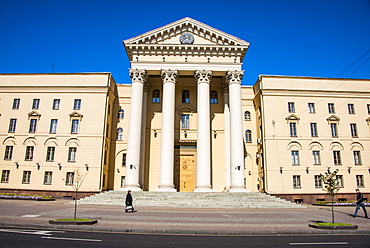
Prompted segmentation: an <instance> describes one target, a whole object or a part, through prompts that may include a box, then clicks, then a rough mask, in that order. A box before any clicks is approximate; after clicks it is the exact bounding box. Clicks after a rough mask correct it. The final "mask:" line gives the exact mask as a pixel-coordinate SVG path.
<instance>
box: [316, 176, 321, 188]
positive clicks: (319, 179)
mask: <svg viewBox="0 0 370 248" xmlns="http://www.w3.org/2000/svg"><path fill="white" fill-rule="evenodd" d="M315 188H322V179H321V177H320V176H319V175H315Z"/></svg>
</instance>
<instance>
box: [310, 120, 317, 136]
mask: <svg viewBox="0 0 370 248" xmlns="http://www.w3.org/2000/svg"><path fill="white" fill-rule="evenodd" d="M310 129H311V137H317V136H318V133H317V123H310Z"/></svg>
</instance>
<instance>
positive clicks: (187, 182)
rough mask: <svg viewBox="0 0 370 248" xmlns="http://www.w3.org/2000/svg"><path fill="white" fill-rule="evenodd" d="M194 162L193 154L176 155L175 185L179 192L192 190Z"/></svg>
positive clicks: (193, 186)
mask: <svg viewBox="0 0 370 248" xmlns="http://www.w3.org/2000/svg"><path fill="white" fill-rule="evenodd" d="M194 164H195V163H194V155H178V156H176V168H175V169H176V170H175V172H176V173H175V178H176V183H175V185H176V188H177V189H178V190H179V191H180V192H192V191H194V188H195V183H194V171H195V169H194Z"/></svg>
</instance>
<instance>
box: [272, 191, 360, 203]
mask: <svg viewBox="0 0 370 248" xmlns="http://www.w3.org/2000/svg"><path fill="white" fill-rule="evenodd" d="M363 193H364V199H367V198H366V195H367V193H366V192H363ZM271 195H272V196H276V197H279V198H282V199H285V200H287V201H291V202H295V203H303V204H314V203H316V202H317V201H331V200H332V199H331V196H330V195H327V194H325V193H323V194H271ZM334 201H339V202H341V201H343V202H345V201H356V193H337V194H336V195H335V197H334Z"/></svg>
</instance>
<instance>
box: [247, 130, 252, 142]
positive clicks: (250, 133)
mask: <svg viewBox="0 0 370 248" xmlns="http://www.w3.org/2000/svg"><path fill="white" fill-rule="evenodd" d="M245 142H249V143H250V142H252V131H251V130H246V131H245Z"/></svg>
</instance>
